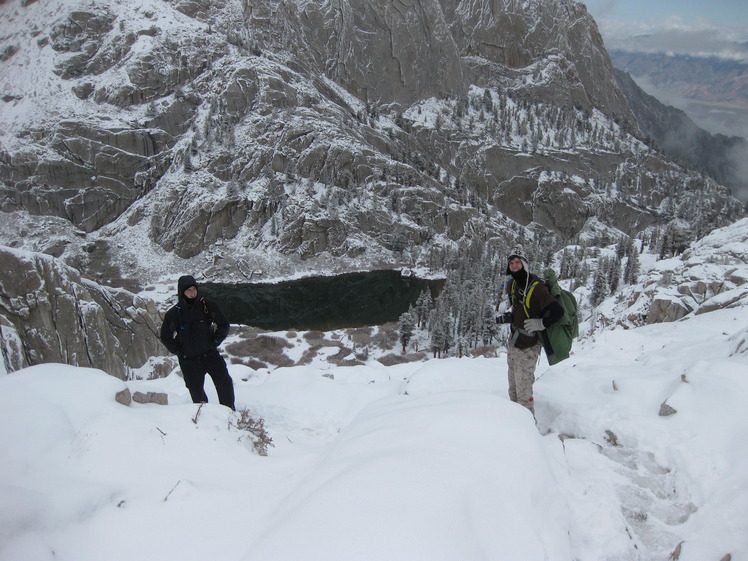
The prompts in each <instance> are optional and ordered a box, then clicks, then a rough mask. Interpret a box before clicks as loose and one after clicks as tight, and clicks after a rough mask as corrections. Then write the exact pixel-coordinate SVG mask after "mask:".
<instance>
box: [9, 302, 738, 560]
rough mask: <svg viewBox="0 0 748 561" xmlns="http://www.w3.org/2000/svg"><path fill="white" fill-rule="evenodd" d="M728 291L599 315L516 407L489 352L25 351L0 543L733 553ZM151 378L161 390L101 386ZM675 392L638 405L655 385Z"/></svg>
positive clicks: (265, 556) (734, 388) (150, 384)
mask: <svg viewBox="0 0 748 561" xmlns="http://www.w3.org/2000/svg"><path fill="white" fill-rule="evenodd" d="M745 318H746V315H745V308H732V309H729V310H721V311H714V312H710V313H706V314H701V315H696V316H688V317H687V318H686V319H685V320H683V321H680V322H676V323H670V324H659V325H653V326H646V327H641V328H637V329H628V330H624V329H619V330H612V331H606V332H603V333H601V334H599V335H598V336H597V337H595V338H594V339H593V338H590V339H587V340H585V341H583V342H580V343H578V344H577V345H576V348H575V353H574V355H573V356H572V357H571V358H570V359H568V360H567V361H565V362H562V363H561V364H558V365H556V366H554V367H552V368H549V367H548V366H547V364H544V363H542V362H541V365H540V366H539V367H538V371H537V373H538V376H539V379H538V382H537V385H536V399H537V405H536V407H537V417H538V425H539V426H538V427H536V425H535V422H534V421H533V419H532V417H531V416H530V414H529V413H528V412H527V411H525V410H524V409H523V408H521V407H520V406H518V405H516V404H513V403H511V402H510V401H509V400H508V399H507V396H506V360H505V358H504V357H503V356H501V357H499V358H476V359H443V360H430V361H426V362H419V363H411V364H404V365H399V366H391V367H384V366H381V365H378V364H377V363H375V362H372V364H371V365H367V366H356V367H333V366H329V365H325V366H323V365H320V364H317V363H315V364H313V365H310V366H297V367H292V368H278V369H275V370H272V371H265V370H260V371H254V370H251V369H249V368H246V367H243V366H237V365H233V366H231V373H232V376H233V377H234V381H235V386H236V394H237V406H238V408H239V409H241V408H249V409H250V410H251V412H252V413H253V415H255V416H257V417H262V418H263V419H264V420H265V423H266V428H267V430H268V432H269V434H270V436H271V437H272V438H273V441H274V447H272V448H270V449H269V453H268V455H267V456H264V457H263V456H260V455H258V454H257V453H256V452H255V450H254V448H253V446H252V439H251V438H250V435H249V434H248V433H247V432H245V431H242V430H240V429H239V428H237V426H236V422H237V414H236V413H233V412H231V411H229V410H228V409H226V408H224V407H221V406H220V405H217V404H216V403H215V402H216V400H215V392H214V390H213V387H212V384H211V383H210V381H209V380H208V381H207V383H206V389H207V390H208V395H209V397H210V399H211V402H212V403H211V404H209V405H207V406H204V407H202V408H201V409H200V411H199V413H198V406H197V405H193V404H192V403H190V402H189V396H188V393H187V391H186V389H185V388H184V387H183V383H182V380H181V378H180V377H179V376H178V375H176V374H172V375H170V376H169V377H167V378H163V379H158V380H135V381H130V382H123V381H120V380H118V379H115V378H113V377H111V376H108V375H106V374H105V373H103V372H101V371H98V370H90V369H83V368H74V367H71V366H64V365H56V364H46V365H40V366H36V367H32V368H29V369H26V370H23V371H18V372H15V373H12V374H9V375H6V376H3V377H1V378H0V448H1V449H2V450H3V453H2V456H0V473H1V474H2V478H0V560H2V561H19V560H23V561H41V560H45V561H46V560H50V561H51V560H53V559H54V560H55V561H60V560H63V561H67V560H71V561H87V560H92V561H93V560H95V561H101V560H102V559H105V560H107V561H118V560H122V561H134V560H141V559H159V560H161V561H169V560H172V559H173V560H175V561H177V560H178V561H190V560H195V561H204V560H206V559H221V560H223V561H230V560H245V561H250V560H252V561H273V560H284V561H289V560H296V559H305V560H317V559H319V560H325V561H332V560H345V561H364V560H377V561H381V560H387V561H396V560H403V561H413V560H417V559H428V560H429V561H438V560H445V561H446V560H448V561H470V560H501V561H510V560H517V561H534V560H539V561H540V560H543V561H554V560H564V561H571V560H574V561H604V560H626V561H635V560H655V559H657V560H660V559H667V558H668V555H670V554H671V553H672V552H673V551H674V550H675V549H676V547H677V546H678V545H679V544H681V542H683V543H682V544H681V545H680V552H679V559H680V560H681V561H705V560H714V561H719V560H720V559H723V558H725V559H726V557H725V556H726V555H727V554H731V556H732V559H733V560H739V559H746V558H748V448H747V447H746V445H745V444H746V442H748V414H747V413H746V406H745V404H746V399H748V349H746V348H745V347H746V343H745V341H746V320H745ZM125 386H128V387H129V389H130V390H131V391H132V392H135V391H141V392H147V391H157V392H166V393H168V397H169V405H168V406H160V405H155V404H145V405H144V404H137V403H133V404H132V405H131V406H129V407H126V406H123V405H120V404H119V403H117V402H115V400H114V396H115V393H117V392H118V391H120V390H122V389H124V388H125ZM664 402H667V405H668V406H669V407H670V408H672V409H673V410H675V411H677V412H676V413H674V414H672V415H669V416H660V414H659V413H660V410H661V408H662V404H663V403H664Z"/></svg>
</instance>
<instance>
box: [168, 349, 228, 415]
mask: <svg viewBox="0 0 748 561" xmlns="http://www.w3.org/2000/svg"><path fill="white" fill-rule="evenodd" d="M179 367H180V368H181V369H182V376H184V384H185V385H186V386H187V389H188V390H189V391H190V397H191V398H192V402H193V403H207V402H208V396H207V395H206V394H205V388H204V386H205V375H206V374H209V375H210V377H211V378H212V379H213V384H214V385H215V386H216V393H218V401H219V403H220V404H221V405H225V406H226V407H229V408H230V409H234V381H233V380H232V379H231V376H229V370H228V368H226V361H225V360H223V357H222V356H221V355H220V353H219V352H218V351H216V352H214V353H209V354H207V355H204V356H200V357H195V358H180V359H179ZM234 410H235V409H234Z"/></svg>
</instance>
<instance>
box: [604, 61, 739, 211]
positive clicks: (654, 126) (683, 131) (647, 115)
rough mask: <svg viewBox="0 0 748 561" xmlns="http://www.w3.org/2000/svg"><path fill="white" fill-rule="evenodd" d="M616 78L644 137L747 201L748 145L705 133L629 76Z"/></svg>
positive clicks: (729, 138)
mask: <svg viewBox="0 0 748 561" xmlns="http://www.w3.org/2000/svg"><path fill="white" fill-rule="evenodd" d="M616 78H617V79H618V83H619V85H620V87H621V89H622V91H623V92H624V95H626V98H627V99H628V102H629V105H630V106H631V110H632V111H633V112H634V115H635V116H636V121H637V124H638V125H639V128H640V129H641V131H642V133H643V134H645V135H646V136H647V137H648V138H649V139H651V140H652V141H654V142H655V143H656V144H657V145H658V146H659V147H660V148H661V149H662V151H663V152H664V153H665V154H667V155H668V156H670V157H672V158H674V159H676V160H678V161H680V162H683V163H684V165H688V166H692V167H695V168H696V169H700V170H703V171H704V172H705V173H706V174H708V175H709V176H710V177H712V178H714V179H715V180H716V181H717V182H719V183H720V184H722V185H725V186H726V187H729V188H730V189H731V190H732V192H733V194H734V195H735V196H737V197H738V198H740V199H741V200H743V201H748V164H746V162H748V141H746V140H745V139H744V138H742V137H739V136H725V135H723V134H711V133H709V132H707V131H705V130H704V129H702V128H700V127H699V126H697V125H696V124H695V123H694V122H693V120H692V119H691V118H690V117H689V116H688V115H687V114H686V112H684V111H682V110H680V109H677V108H675V107H673V106H671V105H666V104H664V103H661V102H660V101H658V100H657V99H656V98H655V97H653V96H651V95H649V94H647V93H646V92H645V91H644V90H643V89H642V88H640V87H639V86H638V85H637V84H636V82H635V81H634V80H633V78H632V77H631V76H630V75H629V74H628V73H627V72H624V71H622V70H618V69H616Z"/></svg>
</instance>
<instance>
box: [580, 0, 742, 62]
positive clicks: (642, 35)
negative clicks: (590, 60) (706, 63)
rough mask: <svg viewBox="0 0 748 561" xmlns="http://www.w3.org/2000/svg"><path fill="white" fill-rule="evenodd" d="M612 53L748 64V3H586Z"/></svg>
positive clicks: (601, 0)
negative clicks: (620, 51)
mask: <svg viewBox="0 0 748 561" xmlns="http://www.w3.org/2000/svg"><path fill="white" fill-rule="evenodd" d="M583 3H584V4H586V5H587V10H588V11H589V12H590V14H592V16H593V17H594V18H595V20H596V21H597V24H598V27H599V28H600V33H601V34H602V36H603V39H604V41H605V46H606V47H607V48H608V49H616V48H623V49H626V50H644V51H654V52H672V53H682V54H692V55H717V56H722V57H729V58H734V59H739V60H743V61H745V62H748V0H586V1H584V2H583Z"/></svg>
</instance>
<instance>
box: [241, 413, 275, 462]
mask: <svg viewBox="0 0 748 561" xmlns="http://www.w3.org/2000/svg"><path fill="white" fill-rule="evenodd" d="M236 413H237V415H238V418H237V419H236V428H237V429H238V430H240V431H246V432H248V433H249V437H250V439H251V440H252V441H253V442H252V445H253V446H254V449H255V451H256V452H257V453H258V454H259V455H260V456H267V455H268V446H275V445H274V444H273V439H272V438H270V435H269V434H268V432H267V430H266V429H265V421H264V420H263V419H262V418H259V417H257V418H256V417H253V416H252V414H251V413H250V411H249V409H239V410H238V411H237V412H236ZM246 436H248V435H242V436H240V437H239V440H241V439H242V438H245V437H246Z"/></svg>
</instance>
